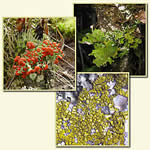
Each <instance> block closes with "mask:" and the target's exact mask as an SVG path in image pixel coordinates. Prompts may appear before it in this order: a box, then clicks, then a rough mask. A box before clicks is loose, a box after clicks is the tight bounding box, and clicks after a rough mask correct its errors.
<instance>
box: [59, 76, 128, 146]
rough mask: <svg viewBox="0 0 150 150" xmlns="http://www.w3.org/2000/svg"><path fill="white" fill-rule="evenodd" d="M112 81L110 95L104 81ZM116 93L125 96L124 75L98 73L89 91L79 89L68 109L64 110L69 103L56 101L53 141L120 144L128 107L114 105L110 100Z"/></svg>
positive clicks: (106, 83) (126, 93)
mask: <svg viewBox="0 0 150 150" xmlns="http://www.w3.org/2000/svg"><path fill="white" fill-rule="evenodd" d="M114 81H115V85H114V87H113V89H114V91H115V93H114V94H112V95H110V90H112V89H111V88H110V86H111V85H110V86H109V84H108V83H110V82H114ZM124 87H126V90H124ZM117 95H121V96H123V97H126V98H128V74H103V75H100V76H99V77H98V78H97V79H96V81H94V82H93V88H92V90H90V91H87V90H86V89H85V88H84V89H83V90H82V91H81V92H80V94H79V96H78V101H77V103H76V104H75V105H73V107H72V110H71V111H70V110H69V109H68V108H69V105H70V104H71V102H68V101H66V100H61V101H59V102H58V103H57V104H56V144H57V145H59V144H60V143H62V142H63V144H64V145H124V143H125V137H124V136H125V120H128V109H125V110H124V111H120V110H119V109H118V108H116V107H115V105H114V101H113V99H114V97H116V96H117ZM104 108H105V110H104ZM106 108H107V109H106ZM106 110H108V112H106Z"/></svg>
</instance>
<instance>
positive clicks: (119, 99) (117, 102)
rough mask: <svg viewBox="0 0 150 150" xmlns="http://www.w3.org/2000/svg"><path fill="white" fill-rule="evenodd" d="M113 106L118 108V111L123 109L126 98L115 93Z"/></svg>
mask: <svg viewBox="0 0 150 150" xmlns="http://www.w3.org/2000/svg"><path fill="white" fill-rule="evenodd" d="M113 102H114V107H115V108H118V109H119V111H124V110H125V109H126V107H127V104H128V98H127V97H124V96H122V95H117V96H116V97H114V98H113Z"/></svg>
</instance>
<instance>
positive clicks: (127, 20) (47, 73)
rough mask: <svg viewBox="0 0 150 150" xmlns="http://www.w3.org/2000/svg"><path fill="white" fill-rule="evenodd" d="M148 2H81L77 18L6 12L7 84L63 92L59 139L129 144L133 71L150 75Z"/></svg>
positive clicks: (72, 142)
mask: <svg viewBox="0 0 150 150" xmlns="http://www.w3.org/2000/svg"><path fill="white" fill-rule="evenodd" d="M146 16H147V4H115V3H114V4H74V17H62V18H59V17H45V18H35V17H33V18H31V17H29V18H28V17H22V18H20V17H19V18H3V48H4V51H3V62H4V68H3V79H4V81H3V89H4V91H6V92H8V91H12V92H13V91H54V92H56V123H55V124H56V146H57V147H66V146H68V147H69V146H70V147H72V146H89V147H90V146H92V147H94V146H112V147H113V146H123V147H128V146H130V77H131V78H132V77H137V78H138V77H147V17H146Z"/></svg>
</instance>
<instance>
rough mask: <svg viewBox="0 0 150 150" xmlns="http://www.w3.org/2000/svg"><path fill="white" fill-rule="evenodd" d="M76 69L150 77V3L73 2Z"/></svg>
mask: <svg viewBox="0 0 150 150" xmlns="http://www.w3.org/2000/svg"><path fill="white" fill-rule="evenodd" d="M74 16H76V17H77V71H78V72H130V75H131V77H147V4H123V3H120V4H116V3H114V4H113V3H112V4H74Z"/></svg>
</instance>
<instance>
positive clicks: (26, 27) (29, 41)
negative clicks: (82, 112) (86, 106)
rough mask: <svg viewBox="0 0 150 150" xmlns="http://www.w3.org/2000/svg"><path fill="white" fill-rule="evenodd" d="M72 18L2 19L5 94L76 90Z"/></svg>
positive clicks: (73, 20) (74, 23)
mask: <svg viewBox="0 0 150 150" xmlns="http://www.w3.org/2000/svg"><path fill="white" fill-rule="evenodd" d="M75 32H76V18H75V17H61V18H58V17H49V18H40V17H39V18H37V17H35V18H27V17H22V18H12V17H10V18H3V48H4V50H3V53H4V55H3V57H4V59H3V60H4V61H3V62H4V68H3V71H4V72H3V76H4V77H3V78H4V81H3V88H4V90H5V91H65V90H67V91H68V90H69V91H75V90H76V83H75V82H76V51H75V36H76V33H75Z"/></svg>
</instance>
